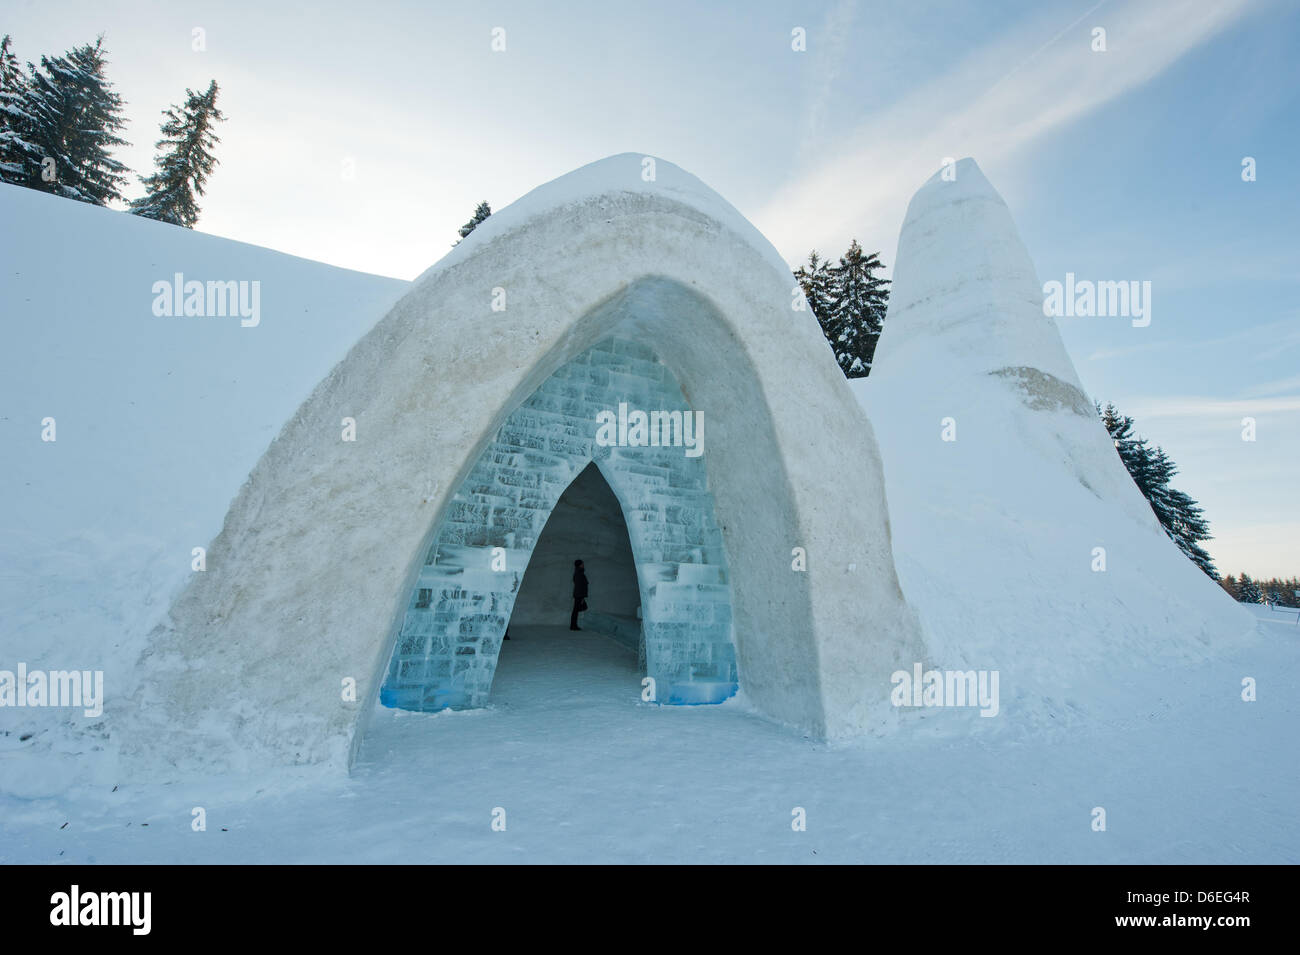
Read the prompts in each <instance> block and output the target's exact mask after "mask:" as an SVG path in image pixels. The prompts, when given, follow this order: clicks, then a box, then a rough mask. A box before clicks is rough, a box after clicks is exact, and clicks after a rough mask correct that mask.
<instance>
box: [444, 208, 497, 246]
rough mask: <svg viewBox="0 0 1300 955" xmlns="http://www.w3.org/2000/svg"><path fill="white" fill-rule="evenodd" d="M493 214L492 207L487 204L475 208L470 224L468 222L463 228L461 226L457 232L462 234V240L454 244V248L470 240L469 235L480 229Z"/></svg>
mask: <svg viewBox="0 0 1300 955" xmlns="http://www.w3.org/2000/svg"><path fill="white" fill-rule="evenodd" d="M491 214H492V207H491V206H489V205H488V204H487V202H480V203H479V204H478V205H477V206H475V207H474V216H473V218H471V219H470V220H469V221H468V222H466V223H465V224H464V225H463V226H461V227H460V228H459V229H458V230H457V231H458V232H459V233H460V238H459V239H457V240H456V241H455V242H453V243H452V245H453V246H456V245H460V243H461V241H462V240H464V239H466V238H468V236H469V234H470V233H471V232H473V231H474V230H475V229H477V228H478V225H479V223H480V222H482V221H483V220H484V219H486V218H487V217H488V216H490V215H491Z"/></svg>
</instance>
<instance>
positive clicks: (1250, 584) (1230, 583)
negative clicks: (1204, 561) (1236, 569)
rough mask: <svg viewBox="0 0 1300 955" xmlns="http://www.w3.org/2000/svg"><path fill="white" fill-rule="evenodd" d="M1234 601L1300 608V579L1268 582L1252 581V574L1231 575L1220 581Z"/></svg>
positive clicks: (1273, 578)
mask: <svg viewBox="0 0 1300 955" xmlns="http://www.w3.org/2000/svg"><path fill="white" fill-rule="evenodd" d="M1219 585H1220V586H1221V587H1223V589H1224V590H1226V591H1227V592H1228V593H1229V594H1231V595H1232V599H1234V600H1239V601H1241V602H1242V603H1247V604H1262V603H1269V604H1276V605H1279V606H1282V607H1300V597H1297V596H1296V591H1300V577H1287V578H1286V579H1285V580H1284V579H1282V578H1281V577H1270V578H1269V579H1268V580H1264V579H1262V578H1261V579H1260V580H1252V579H1251V577H1250V574H1247V573H1242V575H1241V576H1240V577H1234V576H1232V574H1229V575H1228V576H1227V577H1224V578H1223V579H1222V580H1221V581H1219Z"/></svg>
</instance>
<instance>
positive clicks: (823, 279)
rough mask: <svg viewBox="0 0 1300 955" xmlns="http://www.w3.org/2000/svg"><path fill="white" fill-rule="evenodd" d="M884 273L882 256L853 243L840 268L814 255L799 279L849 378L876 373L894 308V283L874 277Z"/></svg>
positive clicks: (840, 364)
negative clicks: (873, 364)
mask: <svg viewBox="0 0 1300 955" xmlns="http://www.w3.org/2000/svg"><path fill="white" fill-rule="evenodd" d="M882 268H884V264H883V263H882V262H881V261H880V256H879V253H874V252H873V253H872V254H871V255H867V254H865V253H864V252H863V251H862V246H860V245H859V244H858V241H857V240H856V239H854V240H853V242H852V243H851V244H850V245H849V250H848V251H847V252H846V253H844V255H843V256H842V257H841V258H840V261H839V264H838V265H831V264H830V263H829V262H827V261H825V260H824V259H822V258H821V257H820V256H819V255H818V254H817V252H816V251H815V250H814V251H813V252H811V253H809V255H808V264H807V265H801V266H799V268H798V269H796V270H795V273H794V277H795V280H796V281H797V282H798V283H799V286H800V288H802V289H803V293H804V298H805V299H807V301H808V307H809V308H810V309H811V310H812V313H813V315H815V316H816V318H817V322H818V324H819V325H821V328H822V334H823V335H825V336H826V340H827V341H828V342H830V345H831V350H832V351H833V352H834V354H835V361H836V362H837V363H838V364H839V366H840V369H841V370H842V371H843V372H844V375H845V377H846V378H865V377H866V376H867V375H869V374H870V373H871V362H872V360H873V358H874V357H875V354H876V342H877V341H878V340H879V339H880V330H881V328H882V326H883V324H884V321H885V309H886V307H887V306H888V304H889V289H888V288H887V287H886V286H888V285H889V280H888V279H882V278H879V277H878V276H877V275H876V274H875V273H876V272H877V271H878V270H880V269H882Z"/></svg>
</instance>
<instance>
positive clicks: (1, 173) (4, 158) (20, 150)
mask: <svg viewBox="0 0 1300 955" xmlns="http://www.w3.org/2000/svg"><path fill="white" fill-rule="evenodd" d="M12 44H13V39H12V38H11V37H10V36H9V34H7V33H6V34H5V36H4V38H3V39H0V182H14V183H17V182H19V181H20V179H21V177H22V172H23V155H24V153H25V151H26V149H25V147H26V146H27V143H26V142H25V141H24V140H23V139H22V134H21V132H20V126H21V125H22V124H23V123H24V122H25V121H26V119H27V118H28V117H27V115H26V113H25V111H24V110H23V107H22V103H23V97H24V95H25V94H26V91H27V78H26V77H25V76H24V75H23V71H22V67H20V66H19V65H18V57H16V56H14V53H13V49H12Z"/></svg>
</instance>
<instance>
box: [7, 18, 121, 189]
mask: <svg viewBox="0 0 1300 955" xmlns="http://www.w3.org/2000/svg"><path fill="white" fill-rule="evenodd" d="M106 65H107V60H106V59H105V50H104V38H103V37H102V36H101V37H100V38H99V39H97V40H96V41H95V42H94V44H89V43H88V44H85V45H83V46H79V47H77V48H76V49H74V50H70V51H69V52H68V53H67V54H66V55H65V56H57V57H49V56H42V57H41V65H40V68H39V69H38V68H37V67H36V66H34V65H33V64H31V63H28V64H27V76H26V78H25V79H24V80H23V82H22V85H21V88H20V89H17V90H16V91H15V95H14V97H13V98H7V99H6V100H5V102H4V104H3V106H4V110H5V116H6V127H5V130H4V133H5V138H4V143H3V146H2V147H0V148H3V149H4V150H6V152H7V155H6V157H5V158H6V161H7V162H8V163H9V164H10V165H17V167H18V168H17V171H15V172H12V173H10V174H7V175H6V179H7V180H8V181H10V182H17V183H19V184H20V185H25V186H29V187H31V188H33V189H41V190H43V191H45V192H53V193H55V194H56V195H61V196H66V197H68V198H70V199H79V200H81V201H83V202H93V203H95V204H96V205H101V206H102V205H107V204H108V203H109V202H111V201H113V200H115V199H119V200H120V199H121V198H122V193H121V191H120V187H121V185H122V184H123V183H124V182H125V181H126V178H127V175H126V167H125V166H124V165H122V163H120V162H118V161H117V160H116V159H114V158H113V157H112V156H111V155H110V154H109V150H110V149H112V148H113V147H115V146H125V145H128V144H127V142H126V141H125V140H124V139H121V138H120V137H119V136H117V135H116V133H117V132H118V131H119V130H121V129H123V128H125V126H126V123H125V121H124V120H123V118H122V111H123V107H124V105H125V104H124V103H123V102H122V97H121V96H119V95H118V94H117V93H115V92H114V91H113V84H112V83H110V82H109V80H108V78H107V76H106V75H105V72H104V68H105V66H106Z"/></svg>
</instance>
